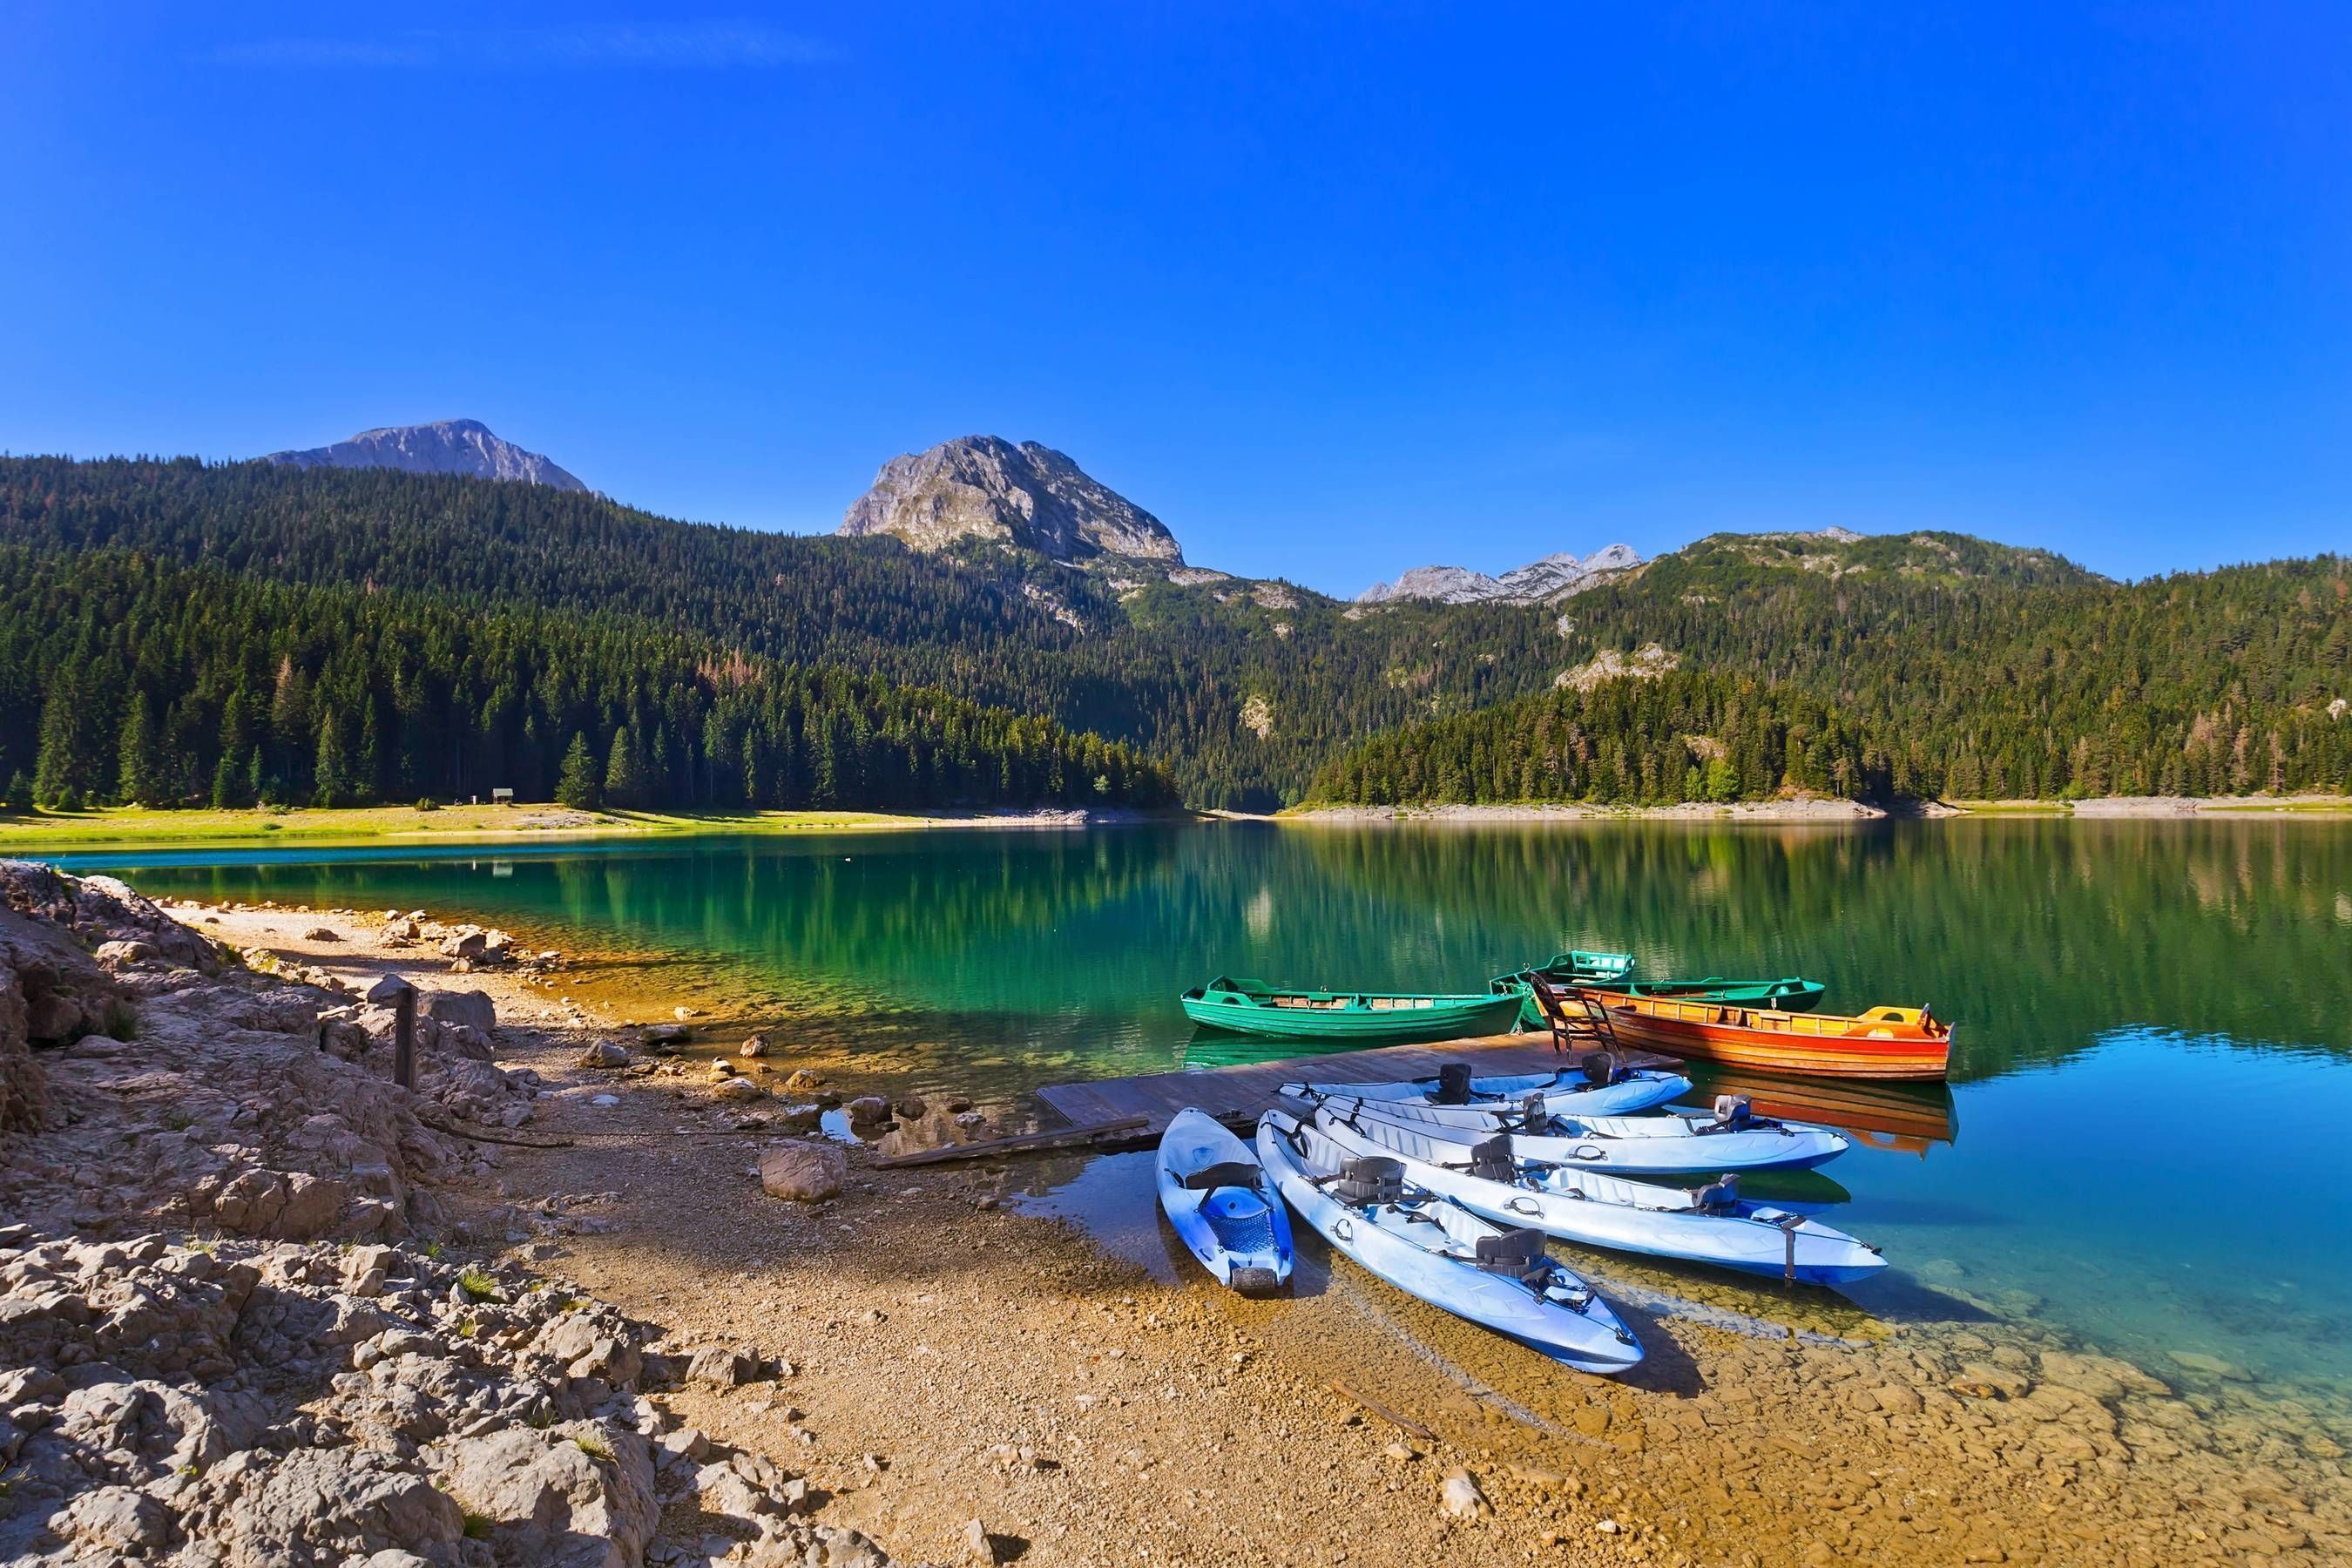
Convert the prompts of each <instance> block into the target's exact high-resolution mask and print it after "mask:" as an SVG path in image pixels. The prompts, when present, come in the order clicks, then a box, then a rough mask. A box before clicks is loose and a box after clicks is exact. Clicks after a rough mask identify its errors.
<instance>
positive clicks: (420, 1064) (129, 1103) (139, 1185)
mask: <svg viewBox="0 0 2352 1568" xmlns="http://www.w3.org/2000/svg"><path fill="white" fill-rule="evenodd" d="M485 1025H490V1026H494V1025H495V1016H494V1015H493V1014H492V1012H491V1010H490V1008H489V1006H488V997H486V996H482V995H480V994H478V993H427V994H426V995H425V1006H424V1007H423V1009H422V1010H421V1014H420V1016H419V1017H418V1018H417V1020H416V1032H415V1043H416V1061H415V1088H414V1089H413V1090H412V1089H403V1088H401V1087H400V1086H399V1085H397V1084H396V1083H394V1081H393V1079H392V1073H393V1062H394V1045H393V1033H394V1015H393V1014H392V1012H391V1011H390V1010H389V1009H386V1008H381V1007H371V1006H367V1005H363V1004H358V1003H353V1002H352V1001H350V1000H349V999H348V998H347V997H345V996H343V995H340V994H336V993H334V992H332V991H330V990H327V989H325V988H323V987H322V986H320V985H316V984H302V983H289V978H288V975H287V974H286V973H283V972H280V973H265V972H263V971H261V970H258V969H247V968H244V967H240V966H238V965H237V964H236V963H234V962H233V961H232V960H230V959H229V958H228V957H227V955H226V954H225V953H223V952H221V951H220V950H219V949H218V948H217V947H216V946H215V944H214V943H213V942H210V941H209V940H208V939H206V938H205V937H204V936H202V935H200V934H199V933H197V932H195V931H191V930H189V929H188V928H187V927H185V926H183V925H181V924H180V923H179V922H177V921H173V920H172V919H171V917H170V916H168V915H166V914H164V913H163V911H162V910H159V909H157V908H156V907H155V906H154V905H153V904H152V903H151V902H149V901H148V900H145V899H143V898H142V897H141V896H140V895H139V894H137V893H135V892H133V891H131V889H129V888H127V887H124V886H123V885H122V884H121V883H120V882H116V881H113V880H112V879H109V878H100V877H92V878H86V879H85V878H72V877H63V876H60V875H58V873H57V872H55V871H53V870H51V869H49V868H47V867H42V866H31V865H26V864H24V863H21V862H0V1131H5V1133H6V1134H7V1135H6V1136H0V1224H5V1223H8V1222H12V1221H21V1222H26V1223H28V1224H30V1225H32V1226H35V1227H36V1228H37V1229H38V1230H39V1231H41V1232H42V1233H44V1234H63V1233H66V1232H68V1231H72V1232H79V1233H80V1234H81V1235H83V1236H85V1237H108V1236H119V1235H124V1234H135V1233H137V1232H140V1231H143V1230H152V1229H156V1228H163V1227H189V1228H195V1227H201V1228H203V1229H205V1230H209V1231H214V1232H217V1233H219V1234H223V1235H230V1236H252V1237H289V1238H295V1239H304V1238H309V1237H344V1238H350V1239H362V1238H376V1237H398V1236H404V1235H406V1234H408V1233H409V1232H410V1231H411V1230H412V1229H413V1228H415V1227H416V1226H420V1225H424V1224H429V1223H431V1222H432V1220H433V1218H434V1216H435V1215H436V1214H437V1212H438V1204H437V1202H436V1200H435V1199H434V1198H433V1196H432V1194H431V1191H430V1189H431V1188H432V1187H433V1186H435V1185H436V1184H440V1183H442V1182H444V1181H446V1180H449V1179H452V1178H454V1177H456V1176H457V1175H460V1174H466V1173H472V1172H475V1171H477V1170H480V1171H483V1172H485V1173H486V1172H487V1168H488V1167H487V1164H486V1163H485V1162H484V1157H483V1154H482V1152H481V1151H480V1150H479V1149H478V1148H477V1147H475V1146H473V1145H472V1144H469V1143H468V1142H466V1141H464V1140H462V1139H459V1138H457V1137H454V1136H452V1135H450V1134H449V1133H447V1132H445V1131H441V1127H442V1126H454V1125H457V1124H458V1123H461V1122H464V1121H473V1122H476V1123H479V1124H482V1125H485V1126H489V1127H500V1128H507V1127H515V1126H519V1125H520V1124H521V1123H522V1122H523V1121H527V1120H529V1119H530V1115H531V1114H532V1110H533V1102H534V1101H535V1100H536V1099H537V1097H538V1095H539V1092H540V1089H541V1084H540V1083H539V1081H538V1079H537V1076H536V1075H535V1074H533V1073H531V1072H529V1071H528V1070H525V1071H520V1072H508V1071H505V1070H503V1069H501V1068H499V1067H497V1066H496V1065H494V1064H493V1062H492V1061H491V1059H490V1058H491V1057H492V1055H493V1054H494V1053H493V1047H492V1045H491V1041H490V1038H489V1034H488V1029H487V1028H486V1027H484V1026H485ZM26 1047H37V1048H38V1054H37V1055H35V1054H31V1053H30V1052H28V1050H27V1048H26ZM436 1123H437V1124H439V1125H436Z"/></svg>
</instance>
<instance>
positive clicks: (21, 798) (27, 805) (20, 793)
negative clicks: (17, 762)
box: [7, 768, 33, 811]
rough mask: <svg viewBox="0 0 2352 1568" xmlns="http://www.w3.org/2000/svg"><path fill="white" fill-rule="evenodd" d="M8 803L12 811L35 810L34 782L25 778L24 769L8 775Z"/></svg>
mask: <svg viewBox="0 0 2352 1568" xmlns="http://www.w3.org/2000/svg"><path fill="white" fill-rule="evenodd" d="M7 801H8V806H9V809H11V810H12V811H30V810H32V809H33V781H32V780H31V779H28V778H26V776H25V770H24V769H22V768H18V769H17V770H16V772H15V773H10V774H9V775H8V795H7Z"/></svg>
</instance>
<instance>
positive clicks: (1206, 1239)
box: [1156, 1110, 1294, 1295]
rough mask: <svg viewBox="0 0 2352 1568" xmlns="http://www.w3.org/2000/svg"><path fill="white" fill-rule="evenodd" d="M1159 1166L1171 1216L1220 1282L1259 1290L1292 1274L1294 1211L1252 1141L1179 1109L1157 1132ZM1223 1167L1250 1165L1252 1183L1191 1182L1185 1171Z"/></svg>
mask: <svg viewBox="0 0 2352 1568" xmlns="http://www.w3.org/2000/svg"><path fill="white" fill-rule="evenodd" d="M1156 1167H1157V1173H1158V1177H1159V1185H1160V1208H1161V1210H1162V1211H1164V1212H1165V1213H1166V1214H1167V1215H1168V1223H1169V1224H1170V1225H1171V1226H1174V1227H1175V1230H1176V1235H1177V1236H1178V1237H1179V1238H1180V1239H1181V1240H1182V1241H1183V1243H1184V1246H1185V1248H1186V1250H1188V1251H1190V1252H1191V1253H1192V1256H1193V1257H1194V1258H1198V1259H1199V1260H1200V1264H1201V1267H1202V1268H1205V1269H1207V1270H1208V1271H1209V1273H1210V1274H1211V1275H1212V1276H1213V1277H1214V1278H1215V1279H1216V1281H1217V1283H1219V1284H1220V1285H1225V1286H1230V1287H1232V1288H1233V1289H1237V1290H1242V1291H1244V1293H1247V1294H1252V1295H1255V1294H1260V1293H1263V1292H1265V1291H1267V1290H1274V1289H1280V1288H1281V1287H1282V1286H1284V1285H1286V1284H1287V1283H1288V1282H1289V1280H1290V1271H1291V1266H1292V1262H1293V1254H1294V1249H1293V1247H1292V1245H1291V1237H1290V1215H1289V1213H1288V1211H1287V1210H1286V1209H1285V1208H1284V1207H1283V1202H1282V1197H1281V1194H1278V1193H1276V1191H1275V1189H1274V1184H1273V1183H1272V1182H1271V1181H1270V1180H1268V1179H1267V1177H1266V1174H1265V1169H1264V1168H1263V1167H1262V1166H1260V1165H1259V1164H1258V1161H1257V1155H1256V1154H1255V1152H1253V1151H1252V1150H1251V1148H1250V1146H1249V1145H1248V1144H1246V1143H1244V1142H1242V1141H1241V1140H1240V1139H1238V1138H1236V1137H1234V1135H1233V1134H1232V1133H1231V1132H1228V1131H1225V1130H1224V1128H1223V1127H1222V1126H1220V1125H1218V1123H1217V1121H1215V1119H1213V1117H1210V1116H1208V1115H1206V1114H1204V1113H1202V1112H1201V1111H1199V1110H1180V1111H1178V1112H1177V1113H1176V1114H1175V1115H1174V1116H1172V1117H1171V1118H1170V1119H1169V1121H1168V1130H1167V1131H1165V1132H1163V1133H1161V1134H1160V1153H1159V1157H1158V1160H1157V1162H1156ZM1218 1167H1226V1168H1229V1169H1230V1170H1231V1171H1232V1172H1233V1173H1240V1172H1241V1171H1243V1170H1244V1168H1245V1169H1246V1171H1247V1172H1248V1173H1250V1175H1251V1176H1252V1177H1253V1178H1254V1180H1255V1185H1254V1186H1242V1185H1238V1184H1223V1185H1219V1186H1216V1187H1213V1188H1208V1189H1199V1188H1194V1187H1191V1186H1188V1185H1186V1184H1185V1178H1186V1177H1187V1176H1190V1175H1192V1174H1194V1173H1199V1172H1203V1171H1209V1170H1213V1169H1215V1168H1218Z"/></svg>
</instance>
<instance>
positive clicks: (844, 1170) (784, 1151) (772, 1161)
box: [760, 1139, 849, 1204]
mask: <svg viewBox="0 0 2352 1568" xmlns="http://www.w3.org/2000/svg"><path fill="white" fill-rule="evenodd" d="M848 1180H849V1156H848V1155H847V1154H846V1153H845V1152H843V1151H842V1149H841V1146H840V1145H839V1144H837V1143H819V1142H814V1141H813V1140H809V1139H794V1140H793V1141H792V1142H788V1143H780V1144H778V1145H777V1146H776V1147H775V1148H773V1149H771V1150H769V1151H768V1152H766V1153H765V1154H762V1155H761V1156H760V1184H761V1186H763V1187H765V1188H766V1189H767V1190H768V1192H769V1193H770V1194H772V1195H773V1196H775V1197H780V1198H783V1199H785V1200H786V1201H788V1202H791V1203H803V1204H807V1203H816V1202H818V1201H820V1200H821V1199H824V1198H829V1197H832V1196H834V1195H835V1194H837V1193H839V1192H840V1191H841V1188H842V1184H843V1183H845V1182H846V1181H848Z"/></svg>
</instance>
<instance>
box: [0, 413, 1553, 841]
mask: <svg viewBox="0 0 2352 1568" xmlns="http://www.w3.org/2000/svg"><path fill="white" fill-rule="evenodd" d="M0 542H17V543H22V544H26V545H27V546H29V547H32V548H35V549H38V550H79V549H87V548H91V547H95V546H112V547H117V548H123V549H132V550H138V551H142V552H147V553H150V554H154V555H159V556H163V557H165V558H167V559H171V560H174V561H179V562H183V563H197V562H203V563H209V564H213V565H216V566H218V567H221V568H223V569H225V570H227V571H231V572H236V573H243V574H256V575H260V576H265V577H269V578H274V579H277V580H280V581H286V582H295V583H310V584H322V585H341V584H364V585H368V586H372V587H376V588H387V589H401V590H404V591H407V592H411V593H415V594H419V595H429V596H432V597H434V598H436V600H441V601H446V602H452V603H458V604H465V605H515V606H530V607H536V608H543V609H556V610H570V611H576V612H582V613H588V614H601V615H615V616H629V617H634V618H636V619H640V620H643V621H645V622H646V623H648V624H649V625H651V626H656V627H660V628H666V629H680V630H690V631H693V632H696V633H698V634H699V635H701V636H703V637H707V638H709V639H711V640H713V641H717V642H722V643H725V644H727V645H728V646H730V647H734V648H738V649H740V650H741V651H743V652H744V653H746V654H751V655H757V656H763V657H766V658H772V659H775V660H778V661H780V662H782V663H788V664H798V665H810V666H815V665H826V666H838V667H840V668H848V669H855V670H859V671H863V672H867V673H871V674H876V675H880V676H883V677H886V678H887V679H890V680H892V681H894V682H897V683H899V684H904V685H925V686H939V687H942V688H945V689H950V690H953V691H955V692H957V693H959V694H960V695H962V696H966V697H969V698H971V699H972V700H976V701H980V702H983V703H988V704H992V705H997V706H1002V707H1005V708H1009V709H1013V710H1018V711H1023V712H1029V713H1036V714H1040V715H1045V716H1048V717H1051V718H1053V719H1055V721H1059V722H1060V723H1062V724H1063V725H1065V726H1066V727H1068V728H1071V729H1075V730H1087V731H1097V732H1098V733H1101V734H1104V735H1107V736H1110V737H1113V738H1116V739H1119V740H1124V741H1128V742H1132V743H1134V744H1135V745H1137V746H1139V747H1141V748H1143V749H1145V750H1146V751H1148V752H1150V753H1151V754H1152V755H1153V756H1154V757H1155V758H1157V759H1159V760H1160V761H1161V762H1163V763H1165V764H1166V765H1167V767H1168V768H1169V770H1170V771H1171V773H1172V774H1173V775H1174V776H1175V778H1176V780H1177V783H1178V784H1179V786H1180V787H1181V790H1182V792H1183V795H1184V797H1185V799H1186V800H1187V801H1189V802H1191V803H1192V804H1193V805H1230V806H1241V807H1272V806H1274V805H1279V804H1281V803H1282V802H1283V801H1284V800H1286V799H1290V798H1296V796H1297V795H1298V793H1299V792H1300V791H1301V790H1302V789H1303V788H1304V787H1305V785H1306V783H1307V777H1308V776H1309V774H1311V773H1313V771H1314V769H1315V767H1316V765H1317V764H1318V763H1320V762H1321V761H1323V760H1324V759H1325V758H1327V757H1328V756H1329V755H1330V754H1331V753H1332V752H1334V751H1335V750H1337V749H1338V748H1339V747H1340V746H1343V745H1346V744H1348V743H1349V742H1352V741H1355V740H1357V739H1359V738H1360V737H1361V736H1363V735H1364V734H1367V733H1369V732H1370V731H1374V730H1379V729H1384V728H1389V727H1391V726H1394V725H1397V724H1401V723H1404V722H1406V721H1410V720H1412V719H1415V718H1419V717H1424V716H1426V715H1428V714H1430V713H1433V712H1438V711H1444V710H1451V709H1455V708H1468V707H1471V706H1474V705H1476V704H1479V703H1483V702H1486V701H1488V700H1493V699H1494V698H1496V697H1497V696H1509V695H1517V694H1519V693H1522V692H1527V691H1532V690H1538V689H1541V688H1542V687H1543V686H1544V684H1545V683H1546V682H1548V681H1549V679H1550V678H1551V675H1552V673H1553V672H1554V671H1555V670H1556V669H1557V668H1559V647H1560V640H1559V635H1558V634H1557V632H1555V631H1553V630H1552V629H1551V624H1550V619H1549V616H1546V615H1545V614H1544V613H1543V612H1541V611H1539V610H1516V609H1514V610H1500V611H1497V610H1494V609H1487V610H1485V611H1484V612H1483V613H1481V614H1480V615H1478V616H1475V617H1459V616H1456V615H1455V614H1454V612H1449V611H1446V610H1444V609H1443V608H1442V607H1439V606H1399V607H1397V608H1394V609H1389V610H1383V611H1382V612H1381V613H1380V614H1379V615H1378V616H1372V617H1370V618H1368V619H1365V620H1363V621H1361V622H1349V621H1347V620H1344V619H1343V618H1342V615H1343V608H1344V607H1343V606H1341V605H1336V604H1334V603H1333V602H1331V601H1329V600H1328V599H1324V598H1321V597H1319V596H1318V595H1309V594H1305V593H1301V592H1295V591H1290V590H1275V589H1271V588H1268V589H1264V590H1261V591H1260V592H1259V593H1258V594H1257V595H1255V596H1253V595H1252V594H1251V593H1250V592H1249V591H1248V590H1249V586H1250V585H1249V584H1207V585H1204V586H1200V587H1191V588H1180V587H1175V586H1172V585H1171V584H1166V583H1153V584H1149V585H1146V586H1142V587H1139V588H1136V587H1130V588H1126V589H1122V588H1120V587H1118V586H1116V585H1114V582H1113V581H1112V580H1109V579H1107V578H1106V577H1104V576H1099V575H1096V574H1088V573H1084V572H1078V571H1073V570H1070V569H1068V568H1065V567H1060V566H1056V565H1055V564H1053V563H1050V562H1047V561H1045V560H1042V559H1040V558H1036V557H1032V556H1027V555H1024V554H1020V553H1017V552H1010V551H1003V550H995V549H988V548H980V549H975V550H971V551H967V552H962V553H950V554H942V555H919V554H916V553H914V552H910V551H908V549H907V548H906V547H905V546H903V545H902V544H900V543H899V542H898V541H896V540H893V539H887V538H883V539H838V538H805V537H798V536H793V535H786V534H774V533H761V532H757V531H751V530H745V529H732V528H719V527H710V526H706V525H702V524H689V523H679V522H673V521H667V520H666V519H662V518H657V517H655V516H653V515H651V514H649V513H646V512H642V511H638V510H634V509H631V508H628V507H624V506H620V505H616V504H615V503H614V502H612V501H609V500H604V498H602V497H599V496H593V495H588V494H572V493H567V492H564V491H561V490H556V489H550V488H548V487H546V486H540V485H520V484H495V483H488V482H485V481H481V480H477V479H458V478H450V477H443V476H430V475H417V474H405V473H399V472H394V471H392V470H387V469H373V470H368V469H360V470H332V469H320V470H312V471H304V470H301V469H297V468H280V467H276V466H273V465H270V464H266V463H233V464H212V465H206V464H202V463H198V462H195V461H194V460H190V459H181V460H176V461H168V462H153V461H146V460H127V459H113V460H106V461H98V462H74V461H69V460H66V459H61V458H9V459H0ZM1122 595H1124V597H1123V596H1122ZM1073 623H1075V624H1073ZM1253 698H1255V699H1256V700H1257V701H1256V703H1255V704H1253V703H1252V702H1251V699H1253ZM1261 731H1263V732H1261Z"/></svg>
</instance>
